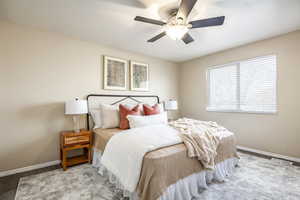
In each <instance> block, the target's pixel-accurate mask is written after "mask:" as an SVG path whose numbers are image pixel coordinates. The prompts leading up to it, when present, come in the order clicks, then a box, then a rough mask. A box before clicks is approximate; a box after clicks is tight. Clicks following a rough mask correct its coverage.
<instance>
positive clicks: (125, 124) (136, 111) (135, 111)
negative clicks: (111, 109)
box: [119, 104, 141, 129]
mask: <svg viewBox="0 0 300 200" xmlns="http://www.w3.org/2000/svg"><path fill="white" fill-rule="evenodd" d="M119 112H120V129H129V121H128V119H127V116H128V115H141V109H140V105H136V106H135V107H133V108H132V109H130V108H128V107H126V106H124V105H122V104H120V105H119Z"/></svg>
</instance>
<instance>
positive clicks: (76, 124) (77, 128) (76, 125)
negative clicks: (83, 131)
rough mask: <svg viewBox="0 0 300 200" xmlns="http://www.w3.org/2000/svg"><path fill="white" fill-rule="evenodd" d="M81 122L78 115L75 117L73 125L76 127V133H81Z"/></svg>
mask: <svg viewBox="0 0 300 200" xmlns="http://www.w3.org/2000/svg"><path fill="white" fill-rule="evenodd" d="M79 121H80V116H78V115H73V125H74V127H73V128H74V129H73V130H74V133H80V124H79Z"/></svg>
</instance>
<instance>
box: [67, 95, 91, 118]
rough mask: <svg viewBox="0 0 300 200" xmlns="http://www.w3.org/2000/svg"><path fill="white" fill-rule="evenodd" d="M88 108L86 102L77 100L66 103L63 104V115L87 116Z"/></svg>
mask: <svg viewBox="0 0 300 200" xmlns="http://www.w3.org/2000/svg"><path fill="white" fill-rule="evenodd" d="M87 113H88V107H87V101H86V100H79V99H78V98H76V99H74V100H71V101H67V102H66V104H65V114H66V115H81V114H87Z"/></svg>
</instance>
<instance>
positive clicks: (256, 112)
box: [206, 108, 278, 115]
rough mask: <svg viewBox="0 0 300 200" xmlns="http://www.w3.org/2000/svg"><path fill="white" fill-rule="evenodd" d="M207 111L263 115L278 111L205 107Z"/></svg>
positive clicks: (274, 113)
mask: <svg viewBox="0 0 300 200" xmlns="http://www.w3.org/2000/svg"><path fill="white" fill-rule="evenodd" d="M206 111H208V112H220V113H245V114H263V115H276V114H277V113H278V111H274V112H264V111H243V110H220V109H211V108H206Z"/></svg>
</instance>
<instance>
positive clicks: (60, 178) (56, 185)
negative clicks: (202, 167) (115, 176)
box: [15, 153, 300, 200]
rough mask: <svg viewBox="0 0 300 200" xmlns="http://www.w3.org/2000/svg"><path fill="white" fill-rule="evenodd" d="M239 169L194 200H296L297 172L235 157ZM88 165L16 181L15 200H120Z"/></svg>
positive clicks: (273, 163)
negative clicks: (17, 183) (237, 159)
mask: <svg viewBox="0 0 300 200" xmlns="http://www.w3.org/2000/svg"><path fill="white" fill-rule="evenodd" d="M239 155H240V157H241V159H240V163H239V166H238V167H237V168H236V170H235V172H234V173H233V174H232V176H230V177H228V178H227V179H226V180H225V181H224V182H222V183H212V184H210V185H209V187H208V189H206V190H203V191H202V193H201V196H200V197H197V200H235V199H236V200H299V199H300V168H299V167H296V166H293V165H290V164H289V163H286V162H280V161H278V160H268V159H264V158H260V157H256V156H252V155H248V154H244V153H240V154H239ZM121 194H122V193H121V191H117V190H115V189H114V187H113V186H112V185H110V184H109V183H108V182H107V181H106V180H105V179H104V178H102V177H101V176H100V175H98V174H97V171H96V169H95V168H93V167H92V166H90V165H81V166H77V167H73V168H69V169H68V170H67V171H62V170H61V169H58V170H54V171H50V172H46V173H42V174H37V175H33V176H28V177H24V178H21V179H20V182H19V186H18V190H17V194H16V198H15V200H40V199H41V200H121V199H122V195H121Z"/></svg>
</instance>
